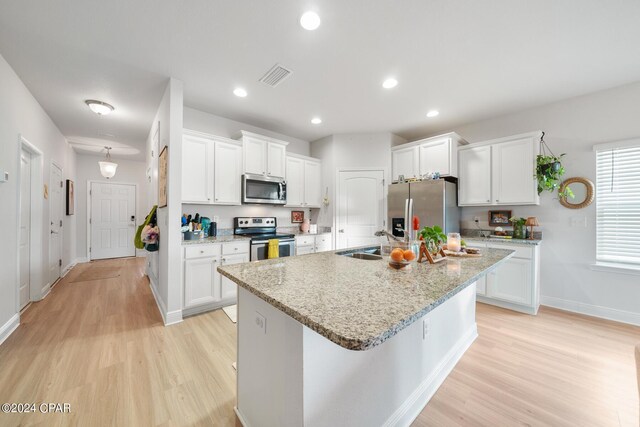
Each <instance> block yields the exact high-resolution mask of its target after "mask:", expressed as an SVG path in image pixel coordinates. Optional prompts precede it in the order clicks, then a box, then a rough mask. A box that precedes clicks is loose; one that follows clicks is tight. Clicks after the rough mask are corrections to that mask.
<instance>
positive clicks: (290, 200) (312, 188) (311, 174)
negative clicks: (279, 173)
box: [286, 154, 322, 208]
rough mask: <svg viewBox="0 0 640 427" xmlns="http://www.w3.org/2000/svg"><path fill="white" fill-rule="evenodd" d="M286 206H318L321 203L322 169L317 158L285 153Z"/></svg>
mask: <svg viewBox="0 0 640 427" xmlns="http://www.w3.org/2000/svg"><path fill="white" fill-rule="evenodd" d="M286 164H287V175H286V180H287V206H290V207H307V208H319V207H320V205H321V203H322V170H321V163H320V161H319V160H318V159H314V158H312V157H306V156H300V155H297V154H289V155H287V160H286Z"/></svg>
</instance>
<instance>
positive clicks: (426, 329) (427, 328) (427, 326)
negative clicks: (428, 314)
mask: <svg viewBox="0 0 640 427" xmlns="http://www.w3.org/2000/svg"><path fill="white" fill-rule="evenodd" d="M430 332H431V319H429V318H427V319H424V320H422V339H423V340H426V339H427V336H428V335H429V333H430Z"/></svg>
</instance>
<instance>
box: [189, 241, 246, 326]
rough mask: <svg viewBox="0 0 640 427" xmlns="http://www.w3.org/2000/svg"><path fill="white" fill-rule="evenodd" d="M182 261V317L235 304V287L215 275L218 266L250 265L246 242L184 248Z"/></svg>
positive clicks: (220, 276) (233, 284) (217, 274)
mask: <svg viewBox="0 0 640 427" xmlns="http://www.w3.org/2000/svg"><path fill="white" fill-rule="evenodd" d="M183 258H184V262H183V268H184V275H183V278H184V282H183V283H184V304H183V309H182V313H183V315H185V316H187V315H191V314H196V313H201V312H204V311H210V310H215V309H216V308H220V307H224V306H227V305H231V304H235V303H236V295H237V287H236V285H235V283H233V282H231V281H230V280H229V279H227V278H225V277H223V276H222V275H221V274H220V273H219V272H218V266H220V265H230V264H238V263H241V262H249V241H243V240H237V241H232V242H225V243H201V244H192V245H185V246H184V249H183Z"/></svg>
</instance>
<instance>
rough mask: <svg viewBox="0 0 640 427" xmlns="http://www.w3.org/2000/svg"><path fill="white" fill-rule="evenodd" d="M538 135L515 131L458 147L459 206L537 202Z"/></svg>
mask: <svg viewBox="0 0 640 427" xmlns="http://www.w3.org/2000/svg"><path fill="white" fill-rule="evenodd" d="M540 135H541V133H540V132H534V133H529V134H524V135H515V136H510V137H506V138H500V139H495V140H491V141H485V142H482V143H478V144H473V145H472V146H468V147H465V148H463V149H460V150H459V152H458V160H459V165H458V167H459V181H458V204H459V206H481V205H538V204H540V197H539V196H538V192H537V185H536V178H535V165H536V156H537V155H538V153H539V149H540V147H539V144H538V141H539V139H540Z"/></svg>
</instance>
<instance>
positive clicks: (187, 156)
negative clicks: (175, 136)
mask: <svg viewBox="0 0 640 427" xmlns="http://www.w3.org/2000/svg"><path fill="white" fill-rule="evenodd" d="M241 184H242V144H241V143H240V142H238V141H234V140H232V139H228V138H223V137H220V136H213V135H208V134H205V133H201V132H196V131H191V130H187V129H185V130H184V135H183V137H182V203H193V204H212V205H213V204H220V205H239V204H240V202H241V200H240V198H241Z"/></svg>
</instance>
